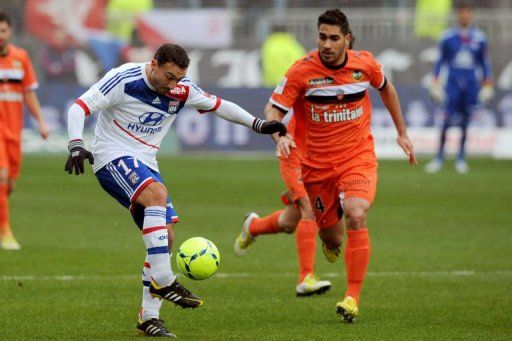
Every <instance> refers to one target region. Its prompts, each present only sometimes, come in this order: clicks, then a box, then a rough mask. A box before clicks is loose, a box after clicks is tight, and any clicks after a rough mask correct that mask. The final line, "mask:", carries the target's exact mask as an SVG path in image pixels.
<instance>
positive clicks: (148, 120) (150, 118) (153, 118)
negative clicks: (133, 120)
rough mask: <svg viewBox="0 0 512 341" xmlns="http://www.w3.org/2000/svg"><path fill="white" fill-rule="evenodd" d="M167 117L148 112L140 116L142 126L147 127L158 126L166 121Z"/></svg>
mask: <svg viewBox="0 0 512 341" xmlns="http://www.w3.org/2000/svg"><path fill="white" fill-rule="evenodd" d="M164 118H165V115H164V114H162V113H159V112H146V113H144V114H142V115H140V116H139V122H140V124H144V125H146V126H153V127H154V126H157V125H159V124H160V123H162V121H163V120H164Z"/></svg>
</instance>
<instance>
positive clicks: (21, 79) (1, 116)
mask: <svg viewBox="0 0 512 341" xmlns="http://www.w3.org/2000/svg"><path fill="white" fill-rule="evenodd" d="M11 33H12V29H11V20H10V18H9V16H8V15H7V14H6V13H4V12H0V248H2V249H4V250H19V249H20V244H19V243H18V242H17V241H16V239H15V238H14V236H13V234H12V231H11V228H10V226H9V206H8V197H9V194H10V193H11V192H12V191H13V190H14V186H15V181H16V179H17V178H18V177H19V175H20V166H21V130H22V128H23V117H22V114H23V101H25V103H26V104H27V105H28V108H29V109H30V112H31V113H32V116H33V117H34V119H35V120H36V121H37V123H38V126H39V133H40V134H41V136H42V137H43V138H44V139H46V138H47V137H48V128H47V127H46V123H45V122H44V120H43V117H42V116H41V108H40V105H39V100H38V99H37V96H36V94H35V92H34V90H35V89H36V88H37V80H36V77H35V74H34V70H33V69H32V64H31V62H30V58H29V57H28V54H27V51H25V50H24V49H21V48H19V47H16V46H14V45H12V44H10V43H9V40H10V37H11Z"/></svg>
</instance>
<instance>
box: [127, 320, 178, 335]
mask: <svg viewBox="0 0 512 341" xmlns="http://www.w3.org/2000/svg"><path fill="white" fill-rule="evenodd" d="M137 329H138V330H139V332H140V333H141V334H145V335H147V336H154V337H176V335H174V334H173V333H171V332H170V331H169V330H167V328H165V326H164V321H163V320H160V319H157V318H152V319H149V320H147V321H144V322H142V321H139V323H137Z"/></svg>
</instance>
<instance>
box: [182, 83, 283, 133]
mask: <svg viewBox="0 0 512 341" xmlns="http://www.w3.org/2000/svg"><path fill="white" fill-rule="evenodd" d="M183 84H184V85H187V86H188V89H189V94H188V97H187V102H186V105H189V106H191V107H193V108H195V109H196V110H197V111H199V112H200V113H206V112H211V113H213V114H214V115H216V116H218V117H220V118H222V119H224V120H226V121H230V122H233V123H236V124H241V125H244V126H246V127H249V128H251V129H252V130H254V131H255V132H257V133H260V134H274V133H279V135H281V136H284V135H286V126H285V125H284V124H283V123H281V122H279V121H270V122H267V121H265V120H262V119H259V118H256V117H254V116H253V115H251V114H250V113H249V112H247V111H246V110H245V109H243V108H242V107H240V106H239V105H238V104H236V103H233V102H230V101H227V100H221V99H220V98H217V97H216V96H212V95H210V94H208V93H206V92H204V91H203V90H202V89H201V88H199V87H198V86H197V85H195V84H193V83H191V82H190V81H189V80H188V79H185V80H184V81H183Z"/></svg>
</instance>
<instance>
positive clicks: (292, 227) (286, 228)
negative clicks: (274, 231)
mask: <svg viewBox="0 0 512 341" xmlns="http://www.w3.org/2000/svg"><path fill="white" fill-rule="evenodd" d="M281 228H282V229H283V232H284V233H293V232H295V229H296V228H297V224H289V223H287V224H284V225H283V226H281Z"/></svg>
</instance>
